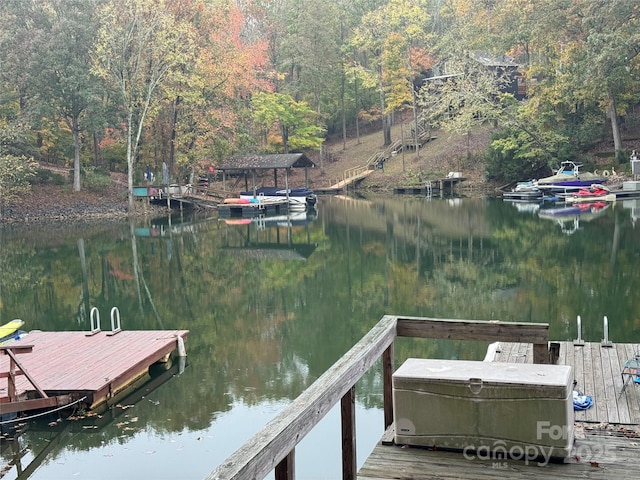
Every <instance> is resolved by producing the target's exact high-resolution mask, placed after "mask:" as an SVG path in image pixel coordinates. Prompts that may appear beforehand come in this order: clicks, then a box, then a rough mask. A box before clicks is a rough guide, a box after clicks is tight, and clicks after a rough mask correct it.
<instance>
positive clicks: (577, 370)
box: [572, 346, 586, 421]
mask: <svg viewBox="0 0 640 480" xmlns="http://www.w3.org/2000/svg"><path fill="white" fill-rule="evenodd" d="M584 350H585V347H578V346H576V347H574V348H573V364H572V366H573V379H574V381H575V382H576V383H575V386H576V387H577V388H578V389H580V390H581V391H582V392H583V393H584V392H585V386H584ZM574 417H575V419H576V421H580V420H585V419H586V411H584V410H582V411H580V410H577V411H574Z"/></svg>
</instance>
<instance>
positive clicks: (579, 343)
mask: <svg viewBox="0 0 640 480" xmlns="http://www.w3.org/2000/svg"><path fill="white" fill-rule="evenodd" d="M577 324H578V338H576V339H575V340H574V341H573V344H574V345H575V346H579V347H582V346H584V340H582V319H581V318H580V315H578V318H577Z"/></svg>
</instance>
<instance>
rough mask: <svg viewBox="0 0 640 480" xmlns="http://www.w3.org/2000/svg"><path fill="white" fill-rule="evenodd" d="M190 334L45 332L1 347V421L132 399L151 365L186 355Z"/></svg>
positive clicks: (88, 408)
mask: <svg viewBox="0 0 640 480" xmlns="http://www.w3.org/2000/svg"><path fill="white" fill-rule="evenodd" d="M188 333H189V331H188V330H141V331H111V332H103V331H99V330H98V331H94V332H89V333H87V332H77V331H75V332H43V331H34V332H30V333H29V334H28V335H26V336H25V337H23V338H22V339H20V340H13V341H11V342H9V343H7V344H4V345H2V346H0V379H6V380H5V381H0V415H5V414H13V413H17V412H28V411H31V410H42V409H48V408H55V407H64V406H65V405H70V404H74V405H77V406H79V407H83V408H85V409H86V410H95V409H99V408H101V407H103V406H105V405H107V406H108V405H109V404H110V403H112V402H113V401H115V399H116V398H118V397H119V396H120V395H121V394H122V393H124V392H127V393H129V392H130V391H131V389H133V388H135V387H136V386H137V385H138V382H140V381H141V380H142V379H143V378H144V379H146V376H147V374H148V371H149V367H151V365H153V364H155V363H157V362H162V361H166V360H168V358H169V356H170V355H171V353H172V352H173V351H174V350H178V354H179V355H184V341H185V340H186V338H187V335H188Z"/></svg>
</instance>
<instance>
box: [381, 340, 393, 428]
mask: <svg viewBox="0 0 640 480" xmlns="http://www.w3.org/2000/svg"><path fill="white" fill-rule="evenodd" d="M382 399H383V400H382V405H383V408H384V429H385V430H386V429H387V428H389V427H390V426H391V424H392V423H393V343H392V344H391V345H389V347H388V348H387V349H386V350H385V351H384V353H383V354H382Z"/></svg>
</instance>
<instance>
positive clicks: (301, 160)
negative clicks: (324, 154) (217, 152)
mask: <svg viewBox="0 0 640 480" xmlns="http://www.w3.org/2000/svg"><path fill="white" fill-rule="evenodd" d="M315 166H316V164H315V163H313V162H312V161H311V160H309V158H308V157H307V156H306V155H305V154H304V153H279V154H274V155H243V156H237V157H231V158H228V159H227V160H225V161H223V162H222V164H221V165H220V166H218V170H222V171H225V170H268V169H273V168H303V167H315Z"/></svg>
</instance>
